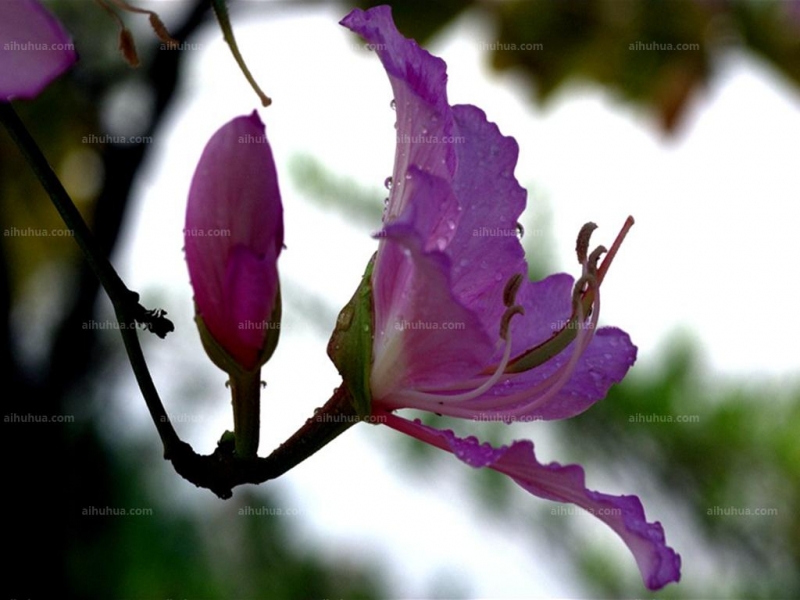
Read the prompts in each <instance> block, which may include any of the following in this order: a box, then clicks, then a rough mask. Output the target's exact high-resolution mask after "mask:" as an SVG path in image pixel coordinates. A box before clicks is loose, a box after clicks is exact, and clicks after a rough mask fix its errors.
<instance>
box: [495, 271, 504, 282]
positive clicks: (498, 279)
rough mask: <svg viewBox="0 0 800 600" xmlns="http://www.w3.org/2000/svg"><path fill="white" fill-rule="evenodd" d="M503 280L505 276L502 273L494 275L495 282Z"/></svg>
mask: <svg viewBox="0 0 800 600" xmlns="http://www.w3.org/2000/svg"><path fill="white" fill-rule="evenodd" d="M501 279H503V274H502V273H501V272H500V271H498V272H497V273H495V274H494V280H495V281H500V280H501Z"/></svg>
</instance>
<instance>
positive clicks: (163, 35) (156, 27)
mask: <svg viewBox="0 0 800 600" xmlns="http://www.w3.org/2000/svg"><path fill="white" fill-rule="evenodd" d="M111 2H113V3H114V4H116V5H117V6H118V7H119V8H121V9H122V10H127V11H128V12H132V13H139V14H142V15H148V17H149V20H150V26H151V27H152V28H153V31H155V33H156V35H157V36H158V39H160V40H161V41H162V42H164V43H165V44H169V45H170V46H177V45H178V41H177V40H176V39H174V38H173V37H172V36H171V35H170V34H169V31H168V30H167V27H166V25H164V22H163V21H162V20H161V18H160V17H159V16H158V15H157V14H156V13H155V12H153V11H152V10H146V9H144V8H138V7H136V6H132V5H130V4H128V3H127V2H126V1H125V0H111Z"/></svg>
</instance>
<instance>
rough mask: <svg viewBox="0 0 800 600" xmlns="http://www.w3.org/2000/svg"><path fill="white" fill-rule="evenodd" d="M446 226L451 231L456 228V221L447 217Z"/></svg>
mask: <svg viewBox="0 0 800 600" xmlns="http://www.w3.org/2000/svg"><path fill="white" fill-rule="evenodd" d="M447 228H448V229H449V230H450V231H453V230H454V229H455V228H456V222H455V221H453V219H447Z"/></svg>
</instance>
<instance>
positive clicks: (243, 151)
mask: <svg viewBox="0 0 800 600" xmlns="http://www.w3.org/2000/svg"><path fill="white" fill-rule="evenodd" d="M184 242H185V246H184V247H185V250H186V262H187V263H188V266H189V277H190V279H191V283H192V288H193V289H194V300H195V307H196V313H197V316H196V321H197V323H198V327H199V328H200V332H201V337H202V339H203V344H204V346H205V348H206V352H207V353H208V354H209V356H210V357H211V359H212V360H213V361H214V363H215V364H217V366H219V367H220V368H222V369H224V370H225V371H226V372H227V373H228V374H229V375H231V386H232V388H233V394H234V421H235V422H237V421H238V419H239V414H240V413H239V412H237V411H239V410H240V409H241V410H244V411H245V412H247V413H254V414H250V415H249V416H250V417H252V418H255V419H257V403H258V392H259V386H260V379H259V369H260V367H261V365H263V364H264V363H265V362H266V361H267V360H268V359H269V358H270V356H271V355H272V352H273V351H274V349H275V346H276V345H277V343H278V334H279V333H280V291H279V283H278V266H277V261H278V256H279V255H280V253H281V249H282V248H283V206H282V204H281V196H280V191H279V189H278V177H277V174H276V172H275V164H274V162H273V158H272V150H271V148H270V145H269V143H268V142H267V138H266V132H265V129H264V125H263V123H262V122H261V119H259V117H258V114H257V113H256V112H255V111H253V113H252V114H251V115H250V116H243V117H238V118H236V119H233V120H232V121H230V122H229V123H227V124H226V125H224V126H223V127H221V128H220V129H219V131H217V132H216V133H215V134H214V135H213V136H212V138H211V140H209V142H208V144H207V145H206V147H205V150H204V151H203V154H202V156H201V158H200V162H199V163H198V165H197V170H196V171H195V174H194V178H193V179H192V186H191V190H190V192H189V202H188V205H187V208H186V229H185V230H184ZM245 388H246V389H247V395H248V396H249V399H248V402H249V404H250V406H251V407H250V408H249V409H243V408H242V407H241V406H237V395H240V394H244V391H243V390H244V389H245ZM242 402H244V401H242ZM253 405H255V407H253ZM254 411H255V412H254ZM255 426H256V425H253V427H255ZM236 435H237V439H236V442H237V451H239V450H240V441H241V437H242V436H241V435H240V431H239V428H237V431H236ZM248 435H251V436H252V435H255V436H256V438H255V444H256V446H257V429H256V430H255V431H251V432H250V434H248ZM251 441H252V440H251ZM247 452H248V454H254V453H255V452H254V449H253V448H252V446H250V447H249V448H248V450H247Z"/></svg>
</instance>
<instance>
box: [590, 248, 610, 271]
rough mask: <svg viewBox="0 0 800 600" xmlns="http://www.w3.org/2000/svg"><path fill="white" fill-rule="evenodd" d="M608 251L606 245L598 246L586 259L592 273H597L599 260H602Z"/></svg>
mask: <svg viewBox="0 0 800 600" xmlns="http://www.w3.org/2000/svg"><path fill="white" fill-rule="evenodd" d="M606 252H608V250H606V247H605V246H598V247H597V248H595V249H594V250H592V253H591V254H590V255H589V258H588V259H587V260H586V264H585V266H586V268H587V269H588V270H589V272H590V273H592V274H595V273H597V261H598V260H600V257H601V256H602V255H603V254H605V253H606Z"/></svg>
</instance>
